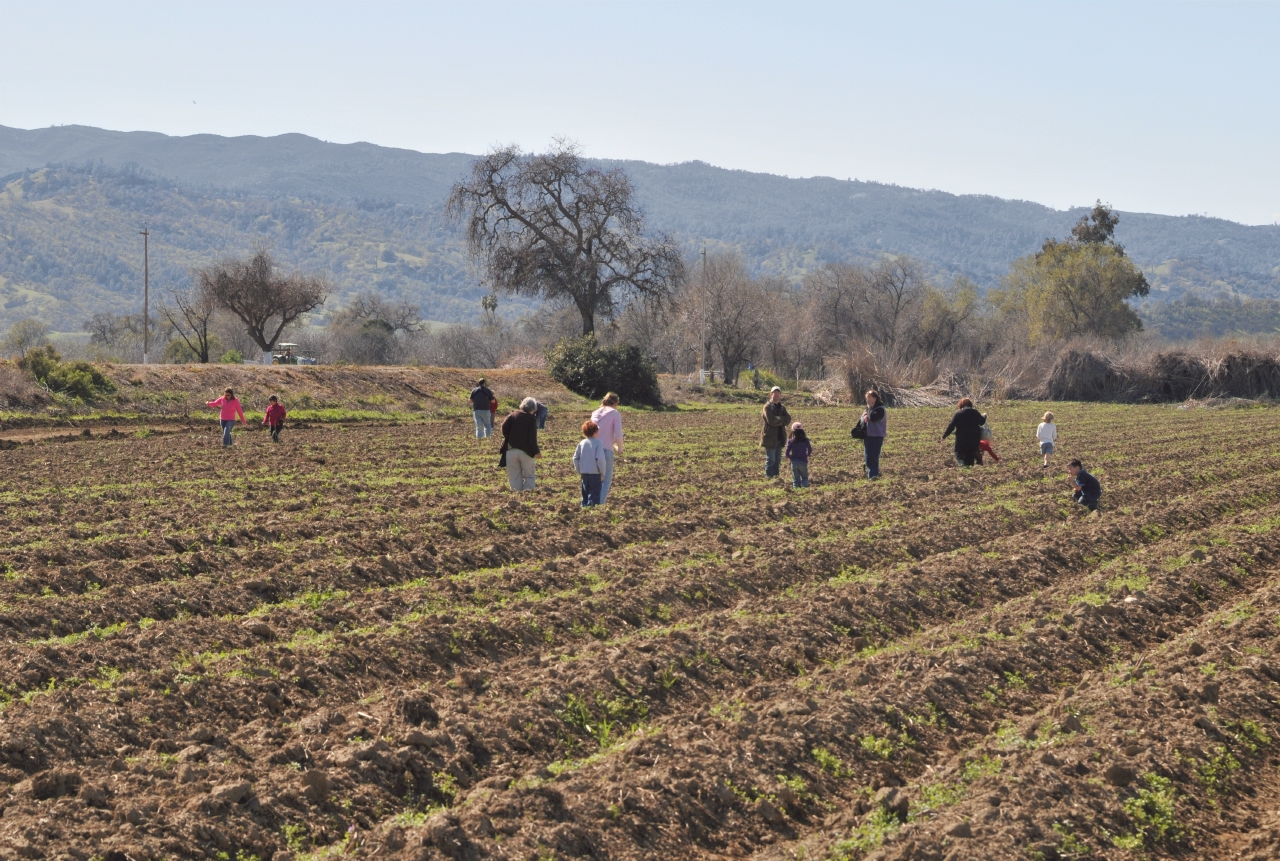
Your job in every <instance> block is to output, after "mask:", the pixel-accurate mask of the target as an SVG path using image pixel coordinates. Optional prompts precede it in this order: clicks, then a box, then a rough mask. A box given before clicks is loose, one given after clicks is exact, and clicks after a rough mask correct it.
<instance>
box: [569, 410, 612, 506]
mask: <svg viewBox="0 0 1280 861" xmlns="http://www.w3.org/2000/svg"><path fill="white" fill-rule="evenodd" d="M599 430H600V427H599V425H597V424H596V423H595V422H593V421H590V420H588V421H586V422H583V424H582V437H583V439H582V442H580V443H578V447H577V448H575V449H574V450H573V471H574V472H576V473H577V474H578V475H580V476H582V507H583V508H586V507H587V506H588V505H599V504H600V486H601V478H602V476H603V475H604V471H605V468H606V467H608V465H609V461H608V460H607V459H606V458H605V455H604V445H603V444H601V442H600V440H598V439H596V433H598V432H599Z"/></svg>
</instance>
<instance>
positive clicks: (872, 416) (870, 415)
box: [861, 389, 888, 481]
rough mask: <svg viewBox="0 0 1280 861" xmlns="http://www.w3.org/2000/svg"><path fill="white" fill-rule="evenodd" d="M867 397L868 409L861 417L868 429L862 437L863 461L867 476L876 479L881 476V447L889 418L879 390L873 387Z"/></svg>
mask: <svg viewBox="0 0 1280 861" xmlns="http://www.w3.org/2000/svg"><path fill="white" fill-rule="evenodd" d="M866 399H867V409H866V412H864V413H863V414H862V419H861V421H862V425H863V427H865V428H866V429H867V435H866V436H865V437H863V438H862V463H863V465H864V466H865V467H866V472H867V478H869V479H871V480H872V481H875V480H876V479H878V478H880V449H881V448H882V447H883V446H884V437H885V433H886V427H887V426H888V419H887V418H886V416H885V412H884V403H883V402H882V401H881V400H880V393H879V392H877V391H876V390H875V389H872V390H871V391H869V392H867V394H866Z"/></svg>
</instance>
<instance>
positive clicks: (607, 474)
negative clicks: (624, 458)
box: [600, 448, 613, 505]
mask: <svg viewBox="0 0 1280 861" xmlns="http://www.w3.org/2000/svg"><path fill="white" fill-rule="evenodd" d="M611 487H613V449H611V448H606V449H605V450H604V475H601V476H600V504H601V505H604V503H605V501H606V500H607V499H608V498H609V488H611Z"/></svg>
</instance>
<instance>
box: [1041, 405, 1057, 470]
mask: <svg viewBox="0 0 1280 861" xmlns="http://www.w3.org/2000/svg"><path fill="white" fill-rule="evenodd" d="M1036 440H1037V441H1039V443H1040V453H1041V454H1042V455H1044V466H1042V467H1041V469H1048V468H1049V455H1051V454H1053V449H1054V443H1056V442H1057V441H1058V426H1057V425H1056V424H1054V423H1053V413H1045V414H1044V418H1042V419H1041V420H1040V424H1039V425H1038V426H1037V427H1036Z"/></svg>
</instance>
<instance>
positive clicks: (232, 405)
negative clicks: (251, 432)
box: [206, 389, 247, 448]
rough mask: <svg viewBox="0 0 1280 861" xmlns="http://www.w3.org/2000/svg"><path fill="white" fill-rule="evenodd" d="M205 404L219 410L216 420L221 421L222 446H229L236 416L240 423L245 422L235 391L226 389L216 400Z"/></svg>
mask: <svg viewBox="0 0 1280 861" xmlns="http://www.w3.org/2000/svg"><path fill="white" fill-rule="evenodd" d="M206 406H210V407H213V408H214V409H215V410H219V413H218V420H219V421H221V422H222V447H223V448H229V447H230V446H231V426H232V425H234V424H235V423H236V417H237V416H239V417H240V424H242V425H243V424H247V422H246V421H245V420H244V410H243V409H241V407H240V402H239V401H237V400H236V394H235V392H233V391H231V389H226V390H224V391H223V393H222V397H220V398H218V399H217V400H216V401H209V403H208V404H206Z"/></svg>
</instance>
